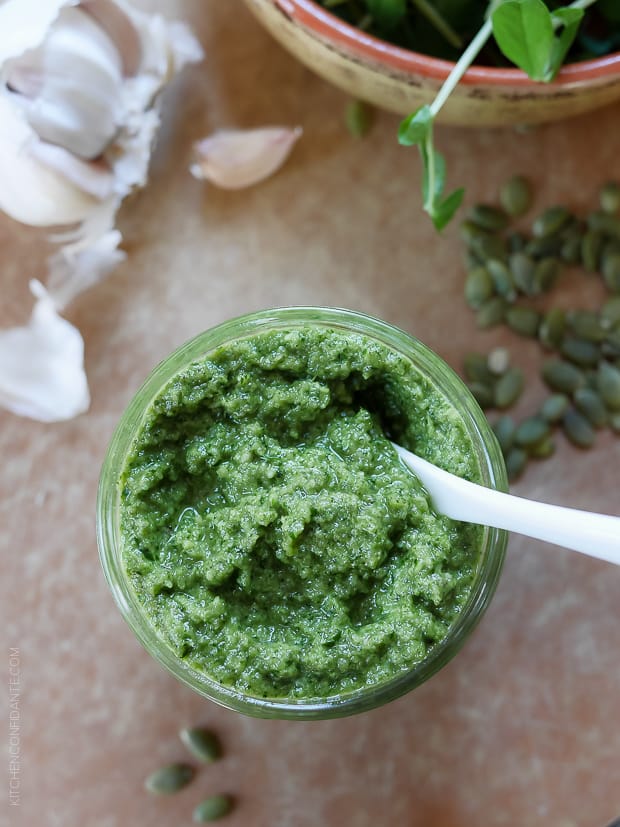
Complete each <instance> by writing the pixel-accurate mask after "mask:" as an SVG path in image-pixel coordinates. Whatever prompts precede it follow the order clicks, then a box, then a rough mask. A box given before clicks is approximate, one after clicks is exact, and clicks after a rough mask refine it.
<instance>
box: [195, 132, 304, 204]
mask: <svg viewBox="0 0 620 827" xmlns="http://www.w3.org/2000/svg"><path fill="white" fill-rule="evenodd" d="M301 134H302V130H301V128H300V127H296V128H294V129H290V128H288V127H279V126H275V127H261V128H259V129H230V130H222V131H220V132H215V133H214V134H213V135H210V136H209V137H207V138H204V139H203V140H202V141H197V142H196V143H195V144H194V158H195V161H194V163H193V164H192V166H191V167H190V172H191V173H192V175H193V176H194V177H195V178H198V179H200V180H207V181H210V182H211V183H213V184H215V185H216V186H218V187H222V188H223V189H231V190H235V189H242V188H244V187H250V186H253V185H254V184H257V183H259V181H263V180H264V179H265V178H268V177H269V176H270V175H273V173H274V172H276V171H277V170H278V169H279V168H280V167H281V166H282V164H283V163H284V162H285V161H286V159H287V158H288V156H289V155H290V152H291V150H292V148H293V146H294V144H295V143H296V141H297V140H298V139H299V138H300V137H301Z"/></svg>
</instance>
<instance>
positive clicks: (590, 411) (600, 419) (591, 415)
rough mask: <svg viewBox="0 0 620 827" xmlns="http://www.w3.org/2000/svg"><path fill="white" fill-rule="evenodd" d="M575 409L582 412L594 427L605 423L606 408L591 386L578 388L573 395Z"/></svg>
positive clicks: (599, 426) (600, 426)
mask: <svg viewBox="0 0 620 827" xmlns="http://www.w3.org/2000/svg"><path fill="white" fill-rule="evenodd" d="M573 402H574V403H575V407H576V408H577V410H578V411H579V412H580V413H582V414H583V415H584V416H585V417H586V419H587V420H588V421H589V423H590V424H591V425H594V427H595V428H602V427H603V426H604V425H606V424H607V408H606V407H605V404H604V403H603V400H602V399H601V397H600V396H599V394H598V393H597V392H596V391H594V390H592V389H591V388H578V389H577V390H576V391H575V395H574V396H573Z"/></svg>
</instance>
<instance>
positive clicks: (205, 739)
mask: <svg viewBox="0 0 620 827" xmlns="http://www.w3.org/2000/svg"><path fill="white" fill-rule="evenodd" d="M179 738H180V739H181V741H183V743H184V744H185V746H186V747H187V749H188V750H189V751H190V752H191V753H192V755H194V757H195V758H198V760H199V761H204V762H205V763H211V762H212V761H217V759H218V758H220V757H221V755H222V745H221V744H220V740H219V738H218V737H217V735H216V734H215V733H214V732H211V731H210V730H208V729H203V728H202V727H192V728H187V729H182V730H181V731H180V732H179Z"/></svg>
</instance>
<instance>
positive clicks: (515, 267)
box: [508, 252, 536, 296]
mask: <svg viewBox="0 0 620 827" xmlns="http://www.w3.org/2000/svg"><path fill="white" fill-rule="evenodd" d="M508 266H509V267H510V272H511V273H512V278H513V281H514V284H515V286H516V287H517V288H518V289H519V290H520V291H521V292H522V293H525V295H526V296H533V295H534V273H535V270H536V265H535V264H534V261H533V259H532V258H530V256H528V255H527V253H523V252H518V253H512V255H511V256H510V257H509V259H508Z"/></svg>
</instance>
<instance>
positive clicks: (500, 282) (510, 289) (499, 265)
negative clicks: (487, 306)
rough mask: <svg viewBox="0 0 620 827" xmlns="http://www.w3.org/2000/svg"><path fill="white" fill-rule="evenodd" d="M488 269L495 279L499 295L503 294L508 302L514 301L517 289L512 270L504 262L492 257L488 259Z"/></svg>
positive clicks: (494, 282) (496, 290)
mask: <svg viewBox="0 0 620 827" xmlns="http://www.w3.org/2000/svg"><path fill="white" fill-rule="evenodd" d="M487 270H488V271H489V274H490V276H491V278H492V279H493V284H494V286H495V292H496V293H497V295H498V296H503V297H504V298H505V299H506V301H508V302H513V301H514V300H515V299H516V298H517V291H516V290H515V285H514V281H513V280H512V275H511V273H510V270H509V269H508V267H507V266H506V265H505V264H504V262H503V261H499V260H498V259H495V258H492V259H490V260H489V261H487Z"/></svg>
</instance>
